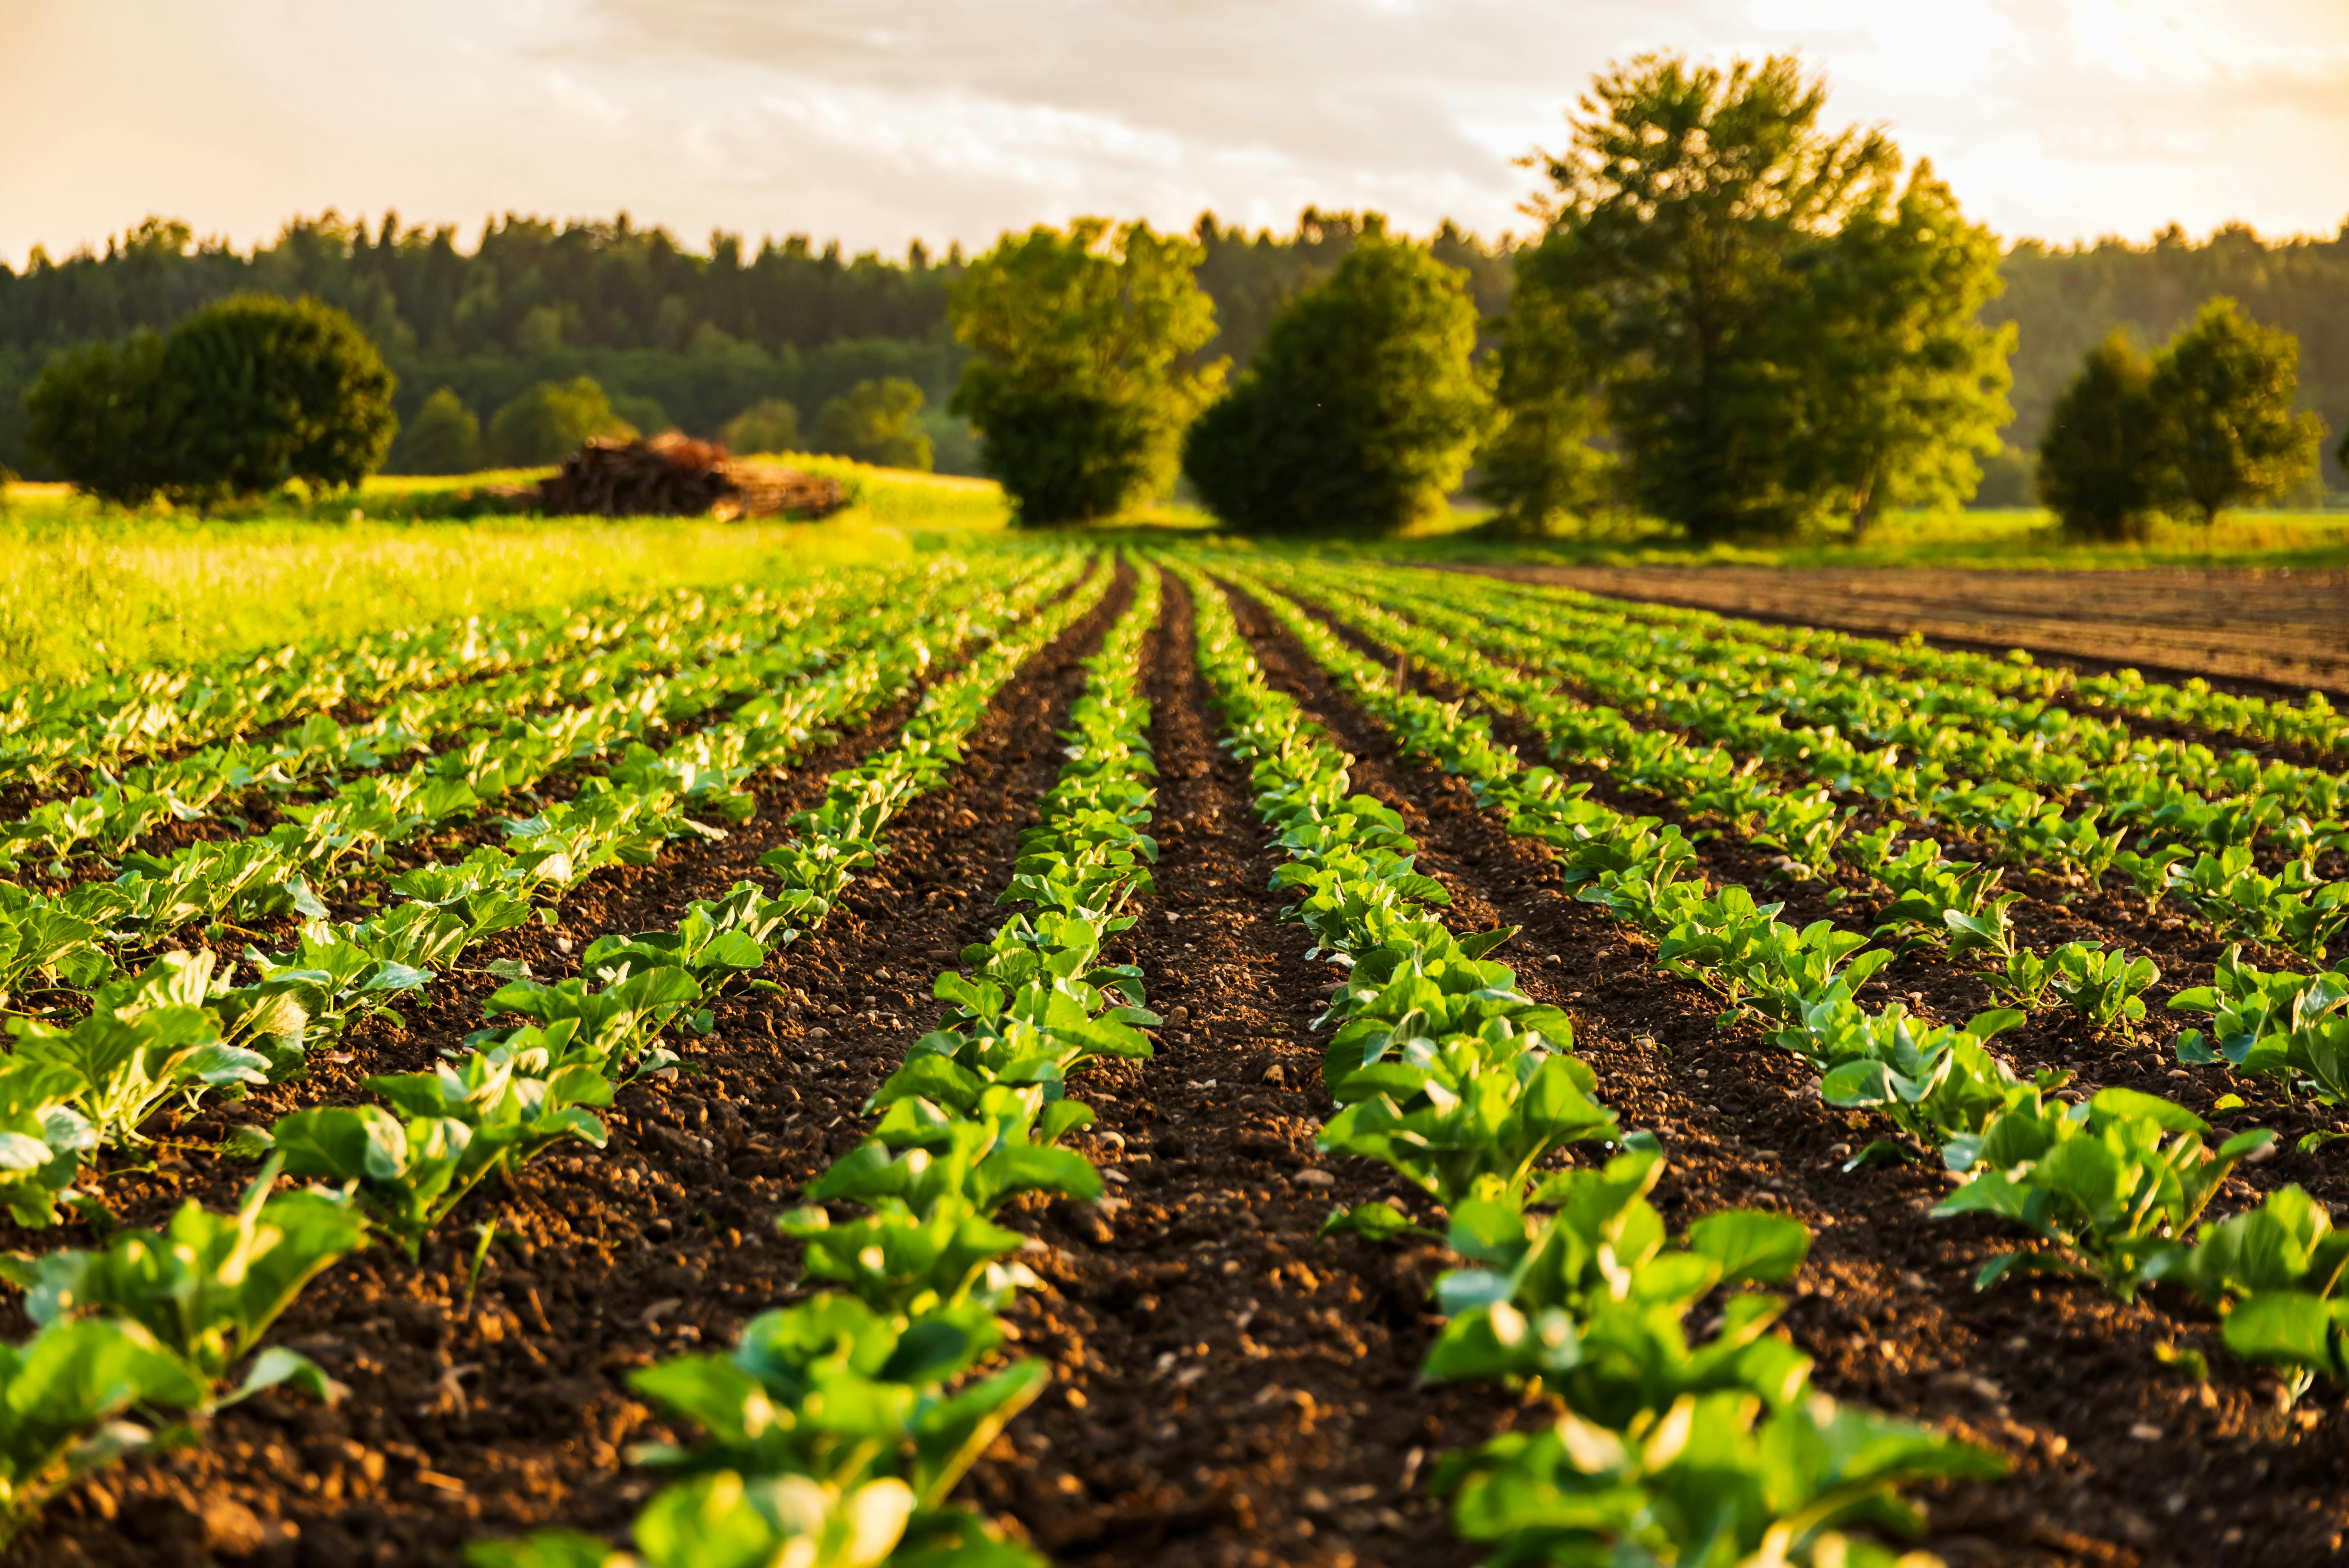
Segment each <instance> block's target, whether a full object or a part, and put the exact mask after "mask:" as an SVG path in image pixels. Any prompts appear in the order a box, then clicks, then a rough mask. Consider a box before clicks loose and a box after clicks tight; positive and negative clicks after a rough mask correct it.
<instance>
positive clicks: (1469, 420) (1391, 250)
mask: <svg viewBox="0 0 2349 1568" xmlns="http://www.w3.org/2000/svg"><path fill="white" fill-rule="evenodd" d="M1476 320H1477V317H1476V307H1475V304H1474V303H1473V302H1472V301H1471V300H1470V298H1469V296H1468V284H1467V279H1466V276H1465V275H1464V273H1460V272H1459V271H1457V270H1456V269H1454V268H1452V267H1447V266H1445V265H1444V263H1441V262H1439V261H1437V260H1435V259H1434V257H1433V256H1432V255H1430V254H1429V253H1428V252H1427V251H1426V250H1425V249H1424V248H1423V247H1421V246H1418V245H1414V244H1412V243H1410V242H1407V241H1403V240H1399V239H1391V238H1389V237H1388V235H1387V233H1386V231H1385V226H1384V224H1383V223H1380V222H1371V224H1370V225H1369V226H1368V227H1366V229H1365V231H1364V232H1363V233H1362V234H1361V238H1360V240H1359V241H1358V242H1356V244H1355V246H1354V248H1353V250H1352V251H1351V252H1350V253H1348V254H1347V256H1346V259H1345V260H1344V261H1343V262H1340V263H1339V264H1338V269H1337V271H1336V272H1335V273H1332V274H1331V275H1330V280H1329V281H1328V282H1327V283H1325V284H1321V285H1320V286H1319V287H1317V288H1314V289H1311V290H1309V291H1308V292H1307V293H1305V294H1301V295H1299V297H1298V298H1297V299H1296V300H1295V301H1293V302H1291V303H1290V304H1289V305H1288V307H1287V308H1286V309H1285V310H1283V311H1282V312H1281V313H1280V315H1278V316H1276V317H1275V318H1274V319H1273V322H1272V325H1271V329H1270V330H1269V331H1268V333H1267V334H1266V335H1265V340H1264V344H1263V346H1262V347H1261V348H1259V349H1258V350H1257V356H1256V359H1255V362H1254V363H1253V364H1252V365H1250V366H1249V367H1248V369H1247V373H1246V374H1244V375H1243V376H1241V377H1240V378H1239V380H1238V382H1237V384H1235V385H1234V387H1232V389H1231V391H1230V392H1229V393H1228V394H1226V396H1225V397H1224V398H1223V399H1222V400H1221V401H1220V402H1218V403H1216V404H1215V405H1214V406H1213V407H1210V408H1208V410H1207V411H1206V413H1205V414H1203V415H1201V416H1200V418H1199V421H1198V423H1197V424H1195V425H1194V426H1193V427H1192V428H1191V432H1190V436H1189V438H1188V439H1187V440H1186V442H1185V448H1184V455H1183V467H1184V471H1185V473H1186V474H1188V475H1189V476H1190V479H1191V482H1192V483H1193V484H1194V485H1195V486H1196V487H1197V488H1198V491H1199V495H1200V498H1201V499H1202V500H1205V501H1206V503H1207V505H1208V507H1209V508H1210V509H1212V510H1213V511H1215V512H1216V515H1217V516H1218V517H1220V518H1222V519H1223V520H1224V521H1226V522H1229V523H1231V524H1232V525H1233V526H1234V527H1237V528H1242V529H1247V530H1249V531H1260V532H1281V533H1294V532H1303V531H1336V532H1369V533H1392V532H1393V531H1396V530H1398V529H1400V528H1402V526H1403V525H1404V524H1406V523H1408V522H1410V521H1413V519H1414V518H1417V517H1419V516H1422V515H1423V514H1424V513H1426V512H1428V511H1433V510H1434V509H1437V508H1440V507H1442V506H1443V504H1444V495H1445V493H1446V492H1448V491H1449V490H1451V489H1452V488H1453V487H1454V486H1455V485H1457V484H1458V483H1459V482H1460V476H1461V474H1462V473H1463V472H1464V470H1465V469H1467V466H1468V459H1469V455H1470V453H1471V452H1472V451H1473V450H1474V449H1475V443H1476V439H1477V437H1478V436H1479V435H1480V434H1481V433H1482V431H1483V429H1484V428H1485V423H1486V418H1487V406H1488V399H1487V397H1486V396H1485V388H1484V387H1483V386H1482V385H1481V383H1480V382H1479V380H1478V378H1477V376H1476V373H1475V368H1474V366H1472V365H1471V363H1470V356H1472V355H1473V354H1474V352H1475V346H1476Z"/></svg>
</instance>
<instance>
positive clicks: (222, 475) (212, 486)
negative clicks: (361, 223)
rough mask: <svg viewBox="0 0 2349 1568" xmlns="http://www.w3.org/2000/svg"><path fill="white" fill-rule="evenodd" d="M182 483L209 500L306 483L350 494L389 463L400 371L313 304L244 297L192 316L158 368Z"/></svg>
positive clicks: (352, 327) (349, 324)
mask: <svg viewBox="0 0 2349 1568" xmlns="http://www.w3.org/2000/svg"><path fill="white" fill-rule="evenodd" d="M157 374H158V377H159V380H160V386H161V387H162V390H163V395H164V401H165V402H166V403H167V405H168V407H169V412H168V414H167V415H166V416H165V418H167V420H168V423H169V427H170V430H171V440H170V442H169V447H170V450H171V457H170V462H171V467H172V469H173V473H174V484H175V487H176V488H178V489H180V490H182V491H183V492H184V493H187V494H189V495H191V496H192V497H195V498H197V499H200V500H210V499H213V498H217V497H222V496H232V495H235V496H250V495H266V494H268V493H269V492H271V491H273V490H279V489H282V488H283V487H284V486H285V484H287V483H288V482H289V481H291V480H301V481H302V482H303V483H304V484H306V485H308V486H310V487H312V488H313V489H317V490H343V489H347V488H348V487H349V486H352V485H356V484H357V483H358V482H359V481H360V480H364V479H366V478H367V475H369V474H371V473H373V472H375V471H376V469H378V468H381V467H382V466H383V459H384V458H385V457H386V455H387V454H388V453H389V452H390V450H391V442H392V438H393V437H394V436H395V435H397V434H398V430H399V421H398V418H395V417H394V416H393V414H392V411H391V394H392V388H393V387H394V385H395V383H394V381H393V378H392V374H391V372H390V370H389V369H388V368H387V367H386V366H385V365H384V362H383V356H381V355H379V354H378V353H377V352H376V350H375V345H374V344H372V343H370V342H368V341H367V335H366V334H365V333H362V332H361V331H360V330H359V329H358V326H357V324H356V323H354V322H353V321H352V320H351V318H350V317H349V316H347V315H344V314H343V313H342V312H341V311H338V310H336V309H335V308H334V307H333V306H332V305H328V304H321V303H319V302H318V301H316V300H315V299H307V298H304V299H298V300H285V299H279V298H276V297H274V295H269V294H234V295H231V296H230V297H229V298H227V299H223V300H221V301H219V302H217V303H216V304H210V305H207V306H205V307H204V308H203V309H202V310H200V311H198V312H196V314H195V315H191V316H190V317H188V318H187V319H186V320H185V321H183V322H181V324H180V325H178V326H176V327H174V328H172V330H171V336H170V337H169V338H168V339H166V340H165V341H164V345H163V357H162V362H161V365H160V368H159V370H158V373H157Z"/></svg>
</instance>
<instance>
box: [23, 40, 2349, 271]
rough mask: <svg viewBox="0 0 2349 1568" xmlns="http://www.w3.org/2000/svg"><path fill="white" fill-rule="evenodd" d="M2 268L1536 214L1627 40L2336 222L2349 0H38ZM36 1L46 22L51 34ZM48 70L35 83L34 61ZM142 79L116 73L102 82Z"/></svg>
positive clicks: (2197, 223) (2206, 214) (2111, 186)
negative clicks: (686, 239) (30, 260)
mask: <svg viewBox="0 0 2349 1568" xmlns="http://www.w3.org/2000/svg"><path fill="white" fill-rule="evenodd" d="M0 11H5V13H6V26H5V29H0V144H5V145H7V146H9V147H10V148H11V150H12V152H14V151H15V150H17V149H25V148H30V149H33V150H34V152H33V155H32V156H29V157H16V156H12V157H11V158H9V159H7V160H0V255H5V256H12V257H21V256H22V255H23V253H25V251H26V248H27V247H28V246H29V245H31V244H32V243H34V242H45V243H47V245H48V246H49V248H50V249H51V250H52V251H53V252H59V251H63V250H67V249H70V248H71V247H72V246H73V245H74V244H75V243H77V242H83V241H88V240H102V238H103V236H104V235H105V234H107V233H109V232H114V231H117V230H119V229H121V228H123V227H124V226H126V225H128V224H129V223H130V222H135V221H136V220H137V218H138V217H139V216H140V215H141V214H142V213H144V212H146V211H165V212H171V213H177V214H181V215H184V216H186V217H187V218H188V219H189V220H190V221H191V222H193V223H194V224H195V225H196V227H197V228H198V229H199V231H214V230H218V231H222V232H227V233H229V234H231V235H233V236H234V237H236V238H238V239H239V240H240V241H250V240H252V239H254V238H257V237H261V236H264V235H266V234H268V233H270V232H274V229H275V227H276V226H277V223H278V222H280V221H281V220H282V219H283V218H284V217H285V216H286V215H288V214H289V213H291V212H294V211H316V210H317V209H318V208H320V207H323V206H326V205H327V204H329V203H334V204H338V205H340V206H341V207H342V208H343V209H344V210H345V211H354V210H356V209H359V208H365V209H368V210H372V211H381V210H382V209H383V208H384V207H386V206H388V205H397V206H398V208H399V209H400V211H402V212H403V213H404V214H406V215H407V216H408V217H409V218H410V219H411V220H412V219H418V218H427V219H437V220H444V221H460V222H465V223H467V224H468V226H469V227H470V225H471V222H473V221H474V220H475V219H477V218H478V217H480V216H481V215H483V214H486V213H489V212H493V211H505V210H508V209H513V210H519V211H540V212H549V213H554V214H557V215H564V216H584V215H589V214H608V213H610V212H612V211H616V210H618V209H622V208H626V209H627V210H628V211H630V212H631V213H632V214H634V215H635V216H636V218H638V219H639V220H640V221H647V222H667V223H669V224H671V225H672V226H674V227H676V228H677V229H678V230H679V231H680V232H682V233H684V234H686V235H688V236H697V235H699V234H702V233H705V232H708V231H709V229H711V228H713V227H721V226H722V227H724V228H727V229H730V230H735V231H744V232H750V233H751V234H753V235H755V234H758V233H761V232H776V233H781V232H806V233H811V234H814V235H819V236H829V235H833V234H838V235H841V236H842V237H843V238H844V239H845V240H846V241H847V242H849V244H850V245H851V246H852V247H864V246H878V247H881V248H884V249H885V250H888V251H892V252H895V251H896V250H898V249H900V248H902V246H903V245H904V244H905V242H906V241H907V240H909V239H911V238H914V237H916V236H922V237H925V238H926V239H928V240H930V241H931V242H933V243H938V242H943V241H945V240H947V239H949V238H959V239H961V240H963V241H964V242H967V243H977V244H983V243H985V242H988V241H989V240H991V239H992V237H993V236H994V235H995V234H996V233H998V232H1001V231H1002V230H1004V229H1006V228H1014V227H1019V226H1023V225H1025V224H1027V223H1030V222H1040V221H1058V220H1061V219H1064V218H1066V217H1069V216H1071V215H1073V214H1075V213H1078V212H1086V211H1095V212H1106V213H1115V214H1134V215H1143V216H1148V217H1150V218H1151V219H1153V220H1154V221H1155V222H1160V223H1162V224H1187V223H1188V222H1190V220H1191V219H1192V218H1193V217H1194V216H1195V214H1196V213H1197V212H1198V211H1201V210H1202V209H1208V208H1212V209H1213V210H1214V211H1216V212H1217V213H1218V214H1220V215H1221V216H1223V217H1224V218H1225V219H1226V221H1239V222H1248V223H1251V224H1273V225H1282V226H1285V225H1286V224H1287V223H1288V222H1290V221H1291V220H1293V218H1294V216H1295V214H1296V213H1297V211H1299V209H1300V208H1302V207H1304V206H1305V205H1307V204H1309V203H1313V204H1318V205H1321V206H1325V207H1357V208H1361V207H1376V208H1380V209H1382V210H1384V211H1389V212H1390V213H1392V214H1393V215H1394V217H1395V218H1396V219H1397V220H1398V221H1399V222H1402V223H1404V224H1406V225H1407V226H1410V227H1412V228H1414V229H1422V230H1423V229H1425V228H1427V227H1429V226H1431V225H1432V224H1433V223H1434V222H1436V221H1438V220H1439V219H1441V218H1444V217H1452V218H1455V219H1458V220H1460V221H1461V222H1464V223H1466V224H1468V225H1469V226H1471V227H1474V228H1476V229H1479V230H1481V231H1484V232H1498V231H1500V230H1503V229H1506V228H1509V227H1512V226H1519V227H1522V226H1523V224H1524V222H1525V220H1523V219H1522V218H1521V217H1520V216H1518V214H1517V211H1516V208H1517V204H1518V203H1519V202H1520V201H1522V200H1523V199H1524V198H1525V196H1526V194H1528V192H1529V189H1530V186H1529V181H1530V176H1529V174H1528V173H1527V172H1526V171H1525V170H1519V169H1516V168H1513V167H1512V166H1511V162H1510V160H1511V159H1513V158H1514V157H1516V156H1517V155H1519V154H1522V153H1523V152H1525V151H1526V150H1529V149H1530V148H1532V147H1534V146H1536V145H1555V144H1556V143H1557V141H1558V140H1559V139H1561V138H1562V135H1563V129H1564V120H1563V115H1564V113H1565V111H1566V110H1567V109H1568V108H1570V106H1571V105H1572V103H1573V100H1574V99H1575V98H1576V97H1577V96H1578V93H1579V92H1580V91H1581V90H1582V89H1583V88H1584V87H1585V85H1586V84H1587V83H1588V80H1589V77H1590V76H1591V74H1592V73H1593V72H1594V71H1596V70H1598V69H1599V68H1600V67H1603V66H1604V65H1605V64H1606V63H1607V62H1608V61H1609V60H1610V59H1615V58H1620V57H1624V56H1627V55H1630V54H1632V53H1635V52H1638V51H1640V50H1642V49H1648V48H1676V49H1682V50H1687V51H1690V52H1692V53H1698V54H1711V55H1714V56H1723V55H1726V54H1728V53H1731V52H1745V53H1758V52H1763V51H1768V50H1778V49H1787V48H1797V47H1799V48H1801V49H1802V50H1803V51H1804V52H1805V54H1806V57H1808V58H1809V59H1811V60H1812V61H1813V62H1814V63H1816V65H1818V66H1820V67H1822V68H1824V69H1826V71H1827V72H1828V74H1829V76H1830V77H1831V79H1832V82H1833V85H1834V94H1833V97H1832V98H1831V100H1830V106H1829V113H1830V115H1831V116H1832V117H1833V118H1835V119H1837V120H1838V121H1858V122H1866V123H1877V122H1882V123H1884V124H1886V125H1888V126H1889V128H1890V129H1891V130H1892V131H1893V134H1894V135H1895V136H1896V138H1897V139H1899V141H1900V143H1901V145H1902V146H1903V148H1904V149H1905V150H1908V151H1909V152H1910V153H1911V154H1912V155H1928V156H1930V157H1931V158H1932V159H1933V160H1934V161H1935V163H1936V165H1937V166H1938V167H1939V168H1940V170H1941V172H1942V173H1943V174H1944V175H1945V176H1946V177H1947V178H1949V179H1950V180H1951V183H1952V184H1953V185H1954V186H1955V187H1956V189H1957V191H1958V193H1959V195H1960V197H1961V199H1962V200H1963V201H1965V202H1966V203H1967V206H1968V208H1969V210H1970V211H1973V212H1975V213H1976V214H1978V215H1979V216H1982V218H1984V219H1985V220H1986V221H1988V222H1991V223H1992V225H1993V226H1994V227H1996V228H1998V229H2000V230H2001V231H2002V232H2006V233H2009V234H2040V235H2045V236H2048V237H2051V238H2054V239H2057V240H2070V239H2075V238H2081V237H2087V236H2093V235H2095V234H2097V233H2101V232H2126V233H2134V234H2139V235H2142V234H2145V233H2147V232H2151V231H2152V230H2154V229H2156V228H2158V227H2159V226H2160V225H2162V224H2164V223H2167V222H2170V221H2172V220H2176V221H2178V222H2184V223H2185V224H2186V225H2187V226H2188V227H2189V229H2191V230H2196V231H2200V230H2206V229H2208V228H2210V227H2212V226H2214V225H2216V224H2218V223H2220V222H2224V221H2227V220H2229V219H2234V218H2240V219H2244V220H2248V221H2250V222H2253V223H2254V224H2256V225H2258V226H2259V227H2261V229H2263V230H2266V231H2270V232H2276V231H2291V230H2295V229H2313V230H2321V231H2325V232H2329V231H2330V230H2331V229H2332V227H2333V224H2334V223H2335V222H2338V221H2339V219H2340V218H2341V215H2342V214H2341V211H2340V208H2341V207H2342V206H2344V205H2349V203H2345V202H2344V200H2343V199H2342V198H2341V197H2340V195H2339V194H2338V192H2340V191H2343V190H2344V189H2349V6H2344V5H2341V4H2339V0H1933V3H1931V4H1886V3H1885V0H1636V3H1635V0H1586V3H1580V4H1576V5H1559V4H1556V3H1555V0H1444V3H1443V4H1440V5H1439V4H1435V3H1434V0H891V3H889V4H886V5H883V4H878V3H876V0H791V3H789V4H777V3H775V0H411V4H410V5H406V6H402V7H398V8H386V7H381V6H376V5H363V4H360V3H359V0H191V3H190V4H188V5H181V6H173V7H168V8H157V7H155V6H153V5H149V4H145V3H142V0H75V3H74V4H73V5H59V4H56V3H55V0H15V4H14V5H5V6H0ZM27 18H29V20H27ZM12 58H13V59H14V60H15V61H16V69H15V71H14V73H13V74H9V68H8V65H7V63H6V62H7V61H8V60H10V59H12ZM101 71H102V72H103V74H104V76H105V78H106V81H107V90H106V91H104V92H94V91H92V90H90V83H91V81H92V79H93V76H94V73H98V72H101Z"/></svg>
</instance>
